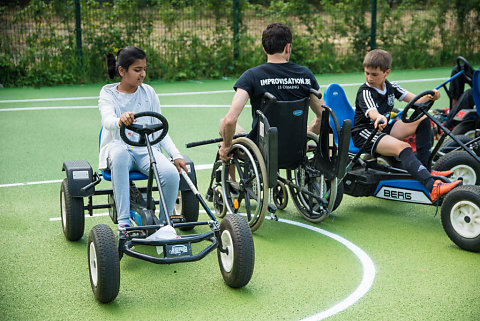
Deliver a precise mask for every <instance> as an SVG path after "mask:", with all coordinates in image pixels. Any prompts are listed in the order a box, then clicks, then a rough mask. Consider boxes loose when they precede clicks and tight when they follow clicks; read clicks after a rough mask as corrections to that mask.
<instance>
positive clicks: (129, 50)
mask: <svg viewBox="0 0 480 321" xmlns="http://www.w3.org/2000/svg"><path fill="white" fill-rule="evenodd" d="M139 59H147V55H146V54H145V51H143V50H142V49H140V48H137V47H135V46H128V47H125V48H122V49H119V50H118V51H117V59H115V55H114V54H112V53H108V54H107V55H106V60H107V72H108V77H109V78H110V79H113V78H115V76H119V73H118V67H119V66H122V68H123V69H125V70H128V68H129V67H130V65H131V64H133V63H134V62H135V61H136V60H139Z"/></svg>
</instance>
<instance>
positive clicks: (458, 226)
mask: <svg viewBox="0 0 480 321" xmlns="http://www.w3.org/2000/svg"><path fill="white" fill-rule="evenodd" d="M450 222H451V223H452V226H453V228H454V229H455V232H456V233H458V234H459V235H460V236H462V237H465V238H468V239H472V238H475V237H478V236H479V235H480V208H478V206H477V205H476V204H474V203H472V202H470V201H461V202H458V203H456V204H455V205H454V206H453V208H452V210H451V211H450Z"/></svg>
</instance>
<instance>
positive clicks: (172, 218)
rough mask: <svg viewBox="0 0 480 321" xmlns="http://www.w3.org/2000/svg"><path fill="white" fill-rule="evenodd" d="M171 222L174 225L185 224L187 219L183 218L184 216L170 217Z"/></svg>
mask: <svg viewBox="0 0 480 321" xmlns="http://www.w3.org/2000/svg"><path fill="white" fill-rule="evenodd" d="M170 220H171V221H172V222H173V223H183V222H185V218H184V217H183V215H170Z"/></svg>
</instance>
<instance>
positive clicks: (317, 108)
mask: <svg viewBox="0 0 480 321" xmlns="http://www.w3.org/2000/svg"><path fill="white" fill-rule="evenodd" d="M324 105H325V103H324V101H323V98H320V99H319V98H318V97H317V96H315V95H314V94H310V108H311V109H312V111H313V112H314V113H315V118H313V120H312V122H311V123H310V125H308V129H307V131H310V132H312V133H315V134H317V135H318V134H320V125H321V123H322V112H323V109H324V108H323V106H324Z"/></svg>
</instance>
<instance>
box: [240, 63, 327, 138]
mask: <svg viewBox="0 0 480 321" xmlns="http://www.w3.org/2000/svg"><path fill="white" fill-rule="evenodd" d="M233 88H234V89H235V90H237V88H241V89H243V90H245V91H246V92H248V95H249V97H250V104H251V105H252V118H253V121H252V129H253V128H256V125H257V122H258V115H257V113H256V111H257V110H258V109H260V107H261V104H262V98H263V95H264V93H265V92H269V93H271V94H272V95H274V96H275V97H276V98H277V99H278V100H279V101H291V100H298V99H303V98H305V97H307V96H309V94H310V88H313V89H316V90H318V89H319V88H320V86H319V85H318V83H317V80H316V79H315V76H314V75H313V73H312V72H311V71H310V69H308V68H307V67H303V66H300V65H297V64H295V63H292V62H287V63H281V64H274V63H266V64H263V65H259V66H257V67H254V68H250V69H248V70H247V71H245V72H244V73H243V74H242V75H241V76H240V78H239V79H238V80H237V82H236V83H235V85H234V87H233Z"/></svg>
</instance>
